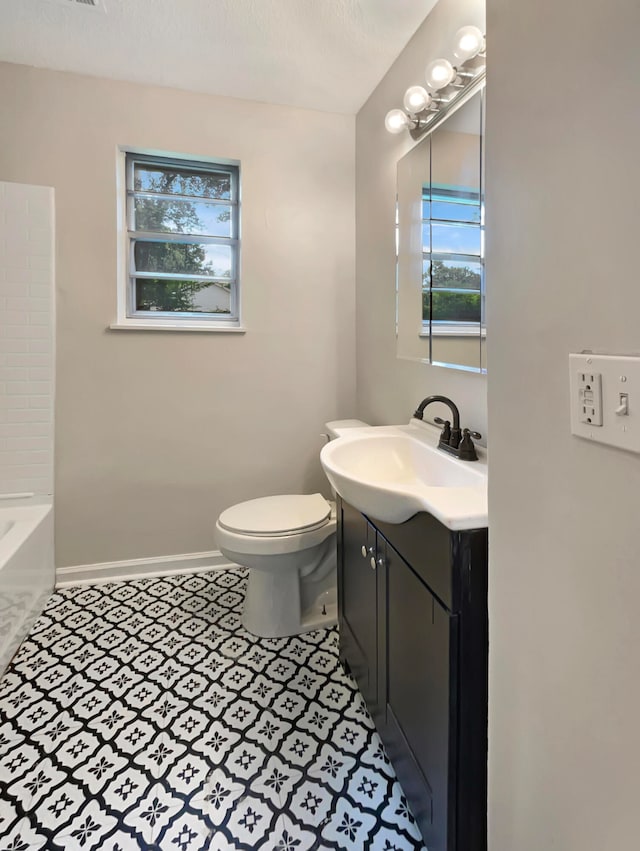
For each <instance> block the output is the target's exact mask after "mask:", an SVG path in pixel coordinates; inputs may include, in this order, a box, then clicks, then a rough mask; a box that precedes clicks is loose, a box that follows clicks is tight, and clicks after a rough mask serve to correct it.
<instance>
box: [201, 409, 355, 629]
mask: <svg viewBox="0 0 640 851" xmlns="http://www.w3.org/2000/svg"><path fill="white" fill-rule="evenodd" d="M362 426H366V423H363V422H362V421H361V420H336V421H334V422H330V423H327V426H326V428H327V434H326V435H325V437H326V439H327V440H331V439H332V438H334V437H339V436H340V435H341V434H344V433H345V431H346V430H347V429H352V428H361V427H362ZM336 526H337V522H336V507H335V503H333V502H329V501H328V500H326V499H325V498H324V497H323V496H322V495H321V494H319V493H313V494H286V495H283V496H266V497H261V498H260V499H251V500H249V501H248V502H241V503H239V504H238V505H232V506H231V508H227V509H226V511H223V512H222V514H221V515H220V517H219V518H218V521H217V523H216V538H217V541H218V549H219V550H220V552H221V553H222V554H223V555H224V556H226V558H228V559H230V560H231V561H232V562H235V563H236V564H240V565H242V566H244V567H248V568H249V577H248V580H247V593H246V597H245V602H244V610H243V613H242V624H243V626H244V628H245V629H246V630H247V631H248V632H251V633H252V634H253V635H258V636H260V637H261V638H281V637H284V636H287V635H298V634H300V633H302V632H309V631H310V630H312V629H320V628H322V627H329V626H333V625H334V624H336V623H337V617H338V602H337V576H336V560H337V552H336V549H337V548H336Z"/></svg>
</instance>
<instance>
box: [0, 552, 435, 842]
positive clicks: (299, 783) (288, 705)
mask: <svg viewBox="0 0 640 851" xmlns="http://www.w3.org/2000/svg"><path fill="white" fill-rule="evenodd" d="M245 580H246V573H245V571H244V570H243V569H241V568H238V569H233V570H228V571H219V572H211V573H204V574H197V575H186V576H185V575H183V576H175V577H171V578H163V579H146V580H140V581H135V582H120V583H111V584H107V585H97V586H84V587H75V588H66V589H64V590H61V591H58V592H56V593H55V594H54V595H53V596H52V598H51V599H50V600H49V602H48V604H47V606H46V608H45V610H44V612H43V614H42V615H41V617H40V618H39V620H38V621H37V623H36V624H35V626H34V628H33V629H32V631H31V633H30V634H29V636H28V637H27V639H26V640H25V641H24V643H23V644H22V646H21V648H20V650H19V652H18V654H17V655H16V657H15V658H14V660H13V662H12V664H11V666H10V668H9V669H8V671H7V672H6V674H5V676H4V677H3V678H2V680H1V681H0V851H36V849H52V851H57V849H63V851H75V849H79V851H91V850H92V849H101V851H129V849H132V851H135V849H163V851H201V849H211V851H236V849H244V850H245V851H252V849H258V848H259V849H265V851H311V849H325V848H326V849H336V851H337V849H345V850H346V851H362V850H363V849H366V850H367V851H419V849H423V845H422V842H421V840H420V837H419V833H418V830H417V828H416V826H415V823H414V820H413V818H412V816H411V813H410V812H409V809H408V807H407V803H406V801H405V799H404V796H403V795H402V791H401V789H400V787H399V785H398V782H397V780H396V777H395V774H394V771H393V768H392V767H391V765H390V763H389V761H388V759H387V757H386V754H385V752H384V749H383V747H382V745H381V742H380V739H379V737H378V735H377V733H376V732H375V730H374V728H373V724H372V722H371V719H370V717H369V715H368V712H367V710H366V707H365V705H364V703H363V701H362V698H361V696H360V694H359V692H358V691H357V689H356V687H355V686H354V684H353V681H352V680H351V679H350V678H349V677H348V676H347V675H346V674H345V673H344V671H343V670H342V668H341V666H340V663H339V661H338V656H337V633H336V631H335V630H318V631H316V632H311V633H307V634H306V635H302V636H299V637H296V638H289V639H258V638H254V637H253V636H251V635H249V634H248V633H247V632H245V631H244V629H243V628H242V625H241V623H240V611H241V606H242V600H243V596H244V587H245Z"/></svg>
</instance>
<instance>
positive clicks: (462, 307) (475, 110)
mask: <svg viewBox="0 0 640 851" xmlns="http://www.w3.org/2000/svg"><path fill="white" fill-rule="evenodd" d="M483 136H484V88H481V89H480V90H478V91H476V92H475V94H473V95H472V96H471V97H470V98H468V99H467V100H466V101H465V102H464V103H463V105H462V106H460V107H459V108H458V109H457V110H456V111H455V112H453V113H449V114H448V116H447V118H446V120H445V121H443V122H442V123H441V124H440V125H439V126H438V127H436V129H435V130H433V131H432V132H431V133H430V134H429V135H428V136H425V137H424V138H423V139H421V140H420V141H419V142H418V143H417V144H416V145H415V147H413V148H412V149H411V151H409V153H408V154H406V155H405V156H404V157H403V158H402V159H401V160H400V161H399V163H398V185H397V219H396V225H397V234H396V246H397V280H396V297H397V299H396V306H397V309H396V335H397V353H398V357H400V358H409V359H411V360H419V361H423V362H425V363H431V364H433V365H436V366H448V367H452V368H455V369H463V370H467V371H470V372H486V325H485V319H484V316H485V309H484V305H485V278H484V186H483V183H484V175H483Z"/></svg>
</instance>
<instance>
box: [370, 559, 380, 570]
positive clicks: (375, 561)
mask: <svg viewBox="0 0 640 851" xmlns="http://www.w3.org/2000/svg"><path fill="white" fill-rule="evenodd" d="M369 564H370V565H371V570H375V569H376V568H377V567H384V559H383V558H382V556H378V558H376V557H375V556H371V561H370V562H369Z"/></svg>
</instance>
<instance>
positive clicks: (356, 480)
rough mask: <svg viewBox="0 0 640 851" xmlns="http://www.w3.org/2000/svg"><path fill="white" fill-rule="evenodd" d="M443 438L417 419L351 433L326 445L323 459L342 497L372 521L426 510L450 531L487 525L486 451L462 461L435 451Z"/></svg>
mask: <svg viewBox="0 0 640 851" xmlns="http://www.w3.org/2000/svg"><path fill="white" fill-rule="evenodd" d="M439 436H440V430H439V429H437V428H435V427H434V426H431V425H429V424H428V423H423V422H420V421H419V420H412V421H411V422H410V423H409V425H406V426H371V427H367V428H354V429H349V430H348V431H345V433H344V436H342V437H339V438H338V439H337V440H334V441H332V442H331V443H328V444H327V445H326V446H324V447H323V449H322V451H321V453H320V461H321V462H322V466H323V468H324V471H325V473H326V475H327V478H328V479H329V481H330V482H331V484H332V485H333V487H334V488H335V490H336V491H337V492H338V493H339V494H340V496H341V497H342V498H343V499H345V500H346V501H347V502H348V503H350V504H351V505H353V507H354V508H357V509H358V510H359V511H361V512H362V513H363V514H366V515H368V516H369V517H371V518H373V519H377V520H382V521H385V522H387V523H404V522H405V520H408V519H409V518H410V517H413V515H414V514H417V513H418V512H419V511H426V512H428V513H429V514H432V515H433V516H434V517H435V518H436V519H437V520H439V521H440V522H441V523H443V524H444V525H445V526H447V527H448V528H449V529H454V530H457V529H477V528H482V527H485V526H487V525H488V518H487V464H486V455H485V453H484V452H483V451H482V449H479V450H478V455H479V460H478V461H473V462H471V461H459V460H458V459H457V458H453V457H452V456H450V455H447V453H446V452H443V451H442V450H441V449H438V448H437V444H438V438H439Z"/></svg>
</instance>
